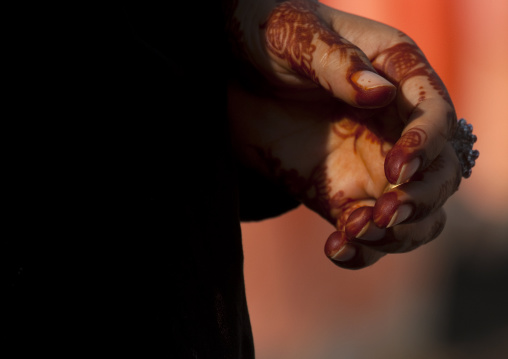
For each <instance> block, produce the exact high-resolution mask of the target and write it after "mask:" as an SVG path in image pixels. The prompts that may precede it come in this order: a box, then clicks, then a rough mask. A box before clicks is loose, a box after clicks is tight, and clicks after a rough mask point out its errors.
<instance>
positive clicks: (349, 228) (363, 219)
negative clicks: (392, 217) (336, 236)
mask: <svg viewBox="0 0 508 359" xmlns="http://www.w3.org/2000/svg"><path fill="white" fill-rule="evenodd" d="M373 212H374V208H373V207H360V208H357V209H355V210H354V211H353V212H352V213H351V215H349V217H348V219H347V223H346V234H347V236H348V238H356V237H357V236H358V234H359V233H360V231H361V230H362V229H363V228H364V227H365V225H366V224H367V223H369V221H370V220H371V219H372V214H373Z"/></svg>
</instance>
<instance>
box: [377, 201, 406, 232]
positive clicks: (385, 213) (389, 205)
mask: <svg viewBox="0 0 508 359" xmlns="http://www.w3.org/2000/svg"><path fill="white" fill-rule="evenodd" d="M401 204H402V202H401V201H400V200H399V198H398V195H397V192H388V193H385V194H384V195H382V196H381V197H380V198H379V199H378V200H377V201H376V204H375V206H374V215H373V220H374V223H375V224H376V225H377V226H378V227H379V228H386V227H387V226H388V224H389V223H390V221H391V219H392V217H393V215H394V214H395V212H396V211H397V208H399V206H400V205H401Z"/></svg>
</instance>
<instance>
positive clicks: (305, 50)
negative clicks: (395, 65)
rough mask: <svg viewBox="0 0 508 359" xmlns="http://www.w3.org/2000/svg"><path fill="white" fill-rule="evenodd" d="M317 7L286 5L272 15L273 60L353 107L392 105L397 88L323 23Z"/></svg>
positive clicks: (268, 26) (268, 41)
mask: <svg viewBox="0 0 508 359" xmlns="http://www.w3.org/2000/svg"><path fill="white" fill-rule="evenodd" d="M313 6H314V5H313V3H310V2H285V3H283V4H281V5H279V6H278V7H277V8H276V9H275V10H274V11H273V12H272V13H271V15H270V17H269V19H268V21H267V23H266V27H265V30H266V32H265V36H266V44H267V49H268V52H269V54H270V57H271V58H272V60H274V61H275V62H276V63H277V64H278V65H279V66H280V67H282V68H285V69H286V70H287V71H288V72H289V73H293V74H295V75H298V76H300V77H303V78H306V79H309V80H312V81H314V82H315V83H318V84H319V85H321V86H322V87H323V88H325V89H327V90H328V91H330V92H331V93H332V94H333V96H335V97H337V98H339V99H341V100H343V101H345V102H346V103H348V104H350V105H353V106H356V107H363V108H376V107H382V106H385V105H387V104H388V103H389V102H391V101H392V100H393V98H394V97H395V94H396V88H395V86H394V85H392V84H391V83H390V82H388V80H386V79H384V78H383V77H381V76H380V75H378V74H377V72H376V70H375V69H374V68H373V67H372V65H371V63H370V61H369V59H368V58H367V56H366V55H365V54H364V53H363V52H362V51H361V50H360V49H359V48H358V47H356V46H355V45H353V44H352V43H350V42H349V41H347V40H346V39H344V38H343V37H341V36H340V35H339V34H337V33H336V32H335V31H333V30H332V29H331V28H330V27H328V26H327V25H326V24H325V23H323V21H322V20H321V18H320V17H319V16H318V15H317V13H316V12H315V9H314V7H313Z"/></svg>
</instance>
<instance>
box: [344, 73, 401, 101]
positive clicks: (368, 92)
mask: <svg viewBox="0 0 508 359" xmlns="http://www.w3.org/2000/svg"><path fill="white" fill-rule="evenodd" d="M351 82H352V83H353V85H354V86H355V87H356V89H357V90H358V91H357V93H356V96H355V101H356V103H357V104H358V105H360V106H362V107H369V106H372V107H379V106H384V105H387V104H388V103H390V102H391V101H392V100H393V99H394V98H395V94H396V92H397V89H396V88H395V86H394V85H393V84H392V83H391V82H389V81H388V80H386V79H385V78H383V77H382V76H379V75H378V74H376V73H375V72H372V71H366V70H362V71H358V72H355V73H353V74H352V75H351Z"/></svg>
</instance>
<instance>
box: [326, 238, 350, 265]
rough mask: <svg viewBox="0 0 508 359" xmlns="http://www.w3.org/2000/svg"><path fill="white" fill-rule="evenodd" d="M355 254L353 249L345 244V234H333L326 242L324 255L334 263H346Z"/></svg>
mask: <svg viewBox="0 0 508 359" xmlns="http://www.w3.org/2000/svg"><path fill="white" fill-rule="evenodd" d="M355 253H356V249H355V247H354V246H352V245H350V244H348V243H347V237H346V233H344V232H342V231H337V232H333V233H332V234H331V235H330V236H329V237H328V239H327V240H326V244H325V254H326V256H327V257H328V258H330V259H332V260H334V261H337V262H345V261H348V260H350V259H351V258H353V257H354V256H355Z"/></svg>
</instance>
